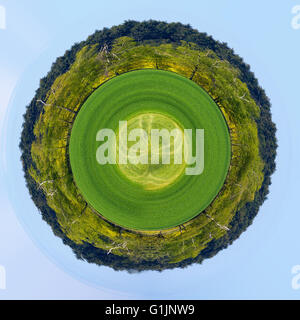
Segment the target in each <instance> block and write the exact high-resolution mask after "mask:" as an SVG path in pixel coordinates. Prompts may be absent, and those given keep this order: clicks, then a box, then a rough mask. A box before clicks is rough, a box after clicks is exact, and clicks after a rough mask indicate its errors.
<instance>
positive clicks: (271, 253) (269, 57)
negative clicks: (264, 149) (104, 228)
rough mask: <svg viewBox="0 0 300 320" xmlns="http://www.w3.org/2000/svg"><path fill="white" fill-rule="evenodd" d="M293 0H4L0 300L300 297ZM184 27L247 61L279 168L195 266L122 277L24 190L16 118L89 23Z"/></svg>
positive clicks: (299, 43)
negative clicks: (254, 207) (84, 257)
mask: <svg viewBox="0 0 300 320" xmlns="http://www.w3.org/2000/svg"><path fill="white" fill-rule="evenodd" d="M298 4H300V0H294V1H289V0H288V1H276V2H274V1H263V2H262V1H258V0H253V1H238V0H227V1H223V0H211V1H204V0H201V1H199V0H197V1H196V0H195V1H194V0H186V1H177V0H173V1H169V0H165V1H158V0H152V1H136V0H133V1H132V0H128V1H121V0H112V1H102V0H100V1H99V0H95V1H94V0H86V1H74V0H73V1H71V0H64V1H58V0H51V1H38V0H26V1H16V0H9V1H5V0H0V6H3V7H5V8H6V29H5V30H3V29H0V126H1V127H0V130H1V131H0V132H1V137H0V138H1V139H0V142H1V145H0V147H1V149H0V265H2V266H4V267H5V269H6V290H1V289H0V299H10V298H16V299H34V298H39V299H46V298H47V299H54V298H56V299H69V298H74V299H114V298H115V299H122V298H138V299H167V298H170V299H176V298H181V299H233V298H235V299H252V298H256V299H268V298H276V299H300V290H294V289H293V288H292V286H291V281H292V277H293V275H292V273H291V269H292V267H293V266H294V265H298V264H300V235H299V226H300V210H299V206H298V203H299V191H298V190H299V180H300V179H299V178H300V176H299V157H300V152H299V139H300V132H299V118H300V108H299V107H300V99H299V92H300V90H299V89H300V88H299V79H300V78H299V75H300V63H299V50H300V29H299V30H295V29H293V28H292V26H291V20H292V17H293V15H292V13H291V11H292V8H293V7H294V6H295V5H298ZM128 19H135V20H147V19H157V20H163V21H168V22H172V21H180V22H182V23H189V24H191V25H192V26H193V27H194V28H196V29H198V30H199V31H204V32H207V33H208V34H210V35H212V36H213V37H214V38H215V39H217V40H220V41H224V42H227V43H228V45H229V46H230V47H232V48H233V49H234V50H235V52H236V53H238V54H239V55H240V56H242V57H243V58H244V60H245V61H246V62H247V63H248V64H250V65H251V69H252V71H253V72H254V73H255V75H256V77H257V78H258V79H259V83H260V85H261V86H262V87H263V88H264V89H265V90H266V93H267V95H268V96H269V97H270V99H271V102H272V112H273V120H274V121H275V122H276V124H277V128H278V133H277V137H278V142H279V149H278V157H277V172H276V174H275V175H274V176H273V179H272V181H273V184H272V186H271V193H270V195H269V197H268V200H267V201H266V202H265V203H264V205H263V207H262V208H261V210H260V212H259V215H258V216H257V218H256V219H255V221H254V223H253V225H252V226H251V227H250V228H249V229H248V230H247V231H246V232H245V233H243V235H242V236H241V237H240V239H238V240H237V241H236V242H235V243H234V244H233V245H232V246H230V247H229V248H228V249H226V250H224V251H222V252H220V253H219V254H218V255H217V256H216V257H214V258H213V259H210V260H207V261H205V262H204V263H203V264H202V265H193V266H190V267H188V268H186V269H181V270H170V271H165V272H162V273H158V272H145V273H141V274H128V273H126V272H115V271H113V270H111V269H109V268H106V267H96V266H93V265H89V264H87V263H84V262H81V261H78V260H76V258H75V257H74V256H73V254H72V252H71V250H70V249H69V248H68V247H65V246H63V245H62V243H61V241H60V240H59V239H58V238H55V236H54V235H53V234H52V232H51V230H50V228H49V227H48V226H47V225H46V224H45V223H44V222H43V221H42V220H41V218H40V216H39V214H38V212H37V210H36V208H35V207H34V205H33V203H32V202H31V200H30V198H29V196H28V192H27V190H26V188H25V184H24V179H23V174H22V171H21V164H20V161H19V157H20V153H19V150H18V147H17V146H18V140H19V135H20V130H21V129H20V128H21V124H22V114H23V113H24V111H25V106H26V105H27V104H28V103H29V101H30V100H31V98H32V97H33V95H34V92H35V90H36V89H37V88H38V85H39V79H40V78H42V77H43V76H44V75H45V74H46V73H47V72H48V71H49V69H50V67H51V64H52V63H53V61H54V60H55V59H56V57H58V56H60V55H62V54H63V53H64V52H65V50H67V49H69V48H70V47H71V45H72V44H73V43H74V42H79V41H81V40H84V39H85V38H86V37H87V36H88V35H90V34H91V33H93V32H94V31H95V30H96V29H102V28H103V27H110V26H112V25H116V24H120V23H122V22H123V21H124V20H128Z"/></svg>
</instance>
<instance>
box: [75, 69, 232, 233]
mask: <svg viewBox="0 0 300 320" xmlns="http://www.w3.org/2000/svg"><path fill="white" fill-rule="evenodd" d="M120 121H122V122H121V123H120ZM125 121H127V122H125ZM102 129H110V132H111V133H114V134H115V140H114V139H113V138H109V139H108V138H103V137H102V138H103V139H101V137H100V136H99V131H100V130H102ZM141 129H142V130H141ZM164 129H166V130H167V131H168V132H175V133H176V135H175V136H174V138H173V137H172V138H171V139H170V140H169V143H165V142H166V141H167V140H164V139H161V138H160V139H159V137H158V140H156V141H159V145H158V147H157V145H155V143H154V138H155V136H156V135H155V133H157V132H159V130H164ZM187 129H191V130H192V131H190V132H193V134H192V136H189V135H188V134H186V135H185V132H189V131H188V130H187ZM196 129H199V131H198V133H199V136H198V137H197V139H198V138H199V139H198V140H197V139H196ZM172 130H173V131H172ZM134 133H138V134H139V136H138V137H139V138H136V135H134ZM152 133H153V136H152V135H151V134H152ZM126 136H127V139H126ZM134 137H135V138H136V139H134ZM201 137H202V138H203V144H201V143H200V142H201V141H202V140H201V139H202V138H201ZM152 138H153V139H152ZM184 138H186V139H184ZM102 140H103V141H102ZM128 140H132V141H128ZM124 141H127V148H125V147H124V146H125V142H124ZM197 145H198V151H197V153H196V150H197ZM107 146H109V147H110V149H109V150H110V153H108V152H107V151H106V152H102V153H101V150H102V151H103V150H104V149H105V148H106V147H107ZM155 146H156V148H155ZM180 146H182V148H180ZM201 146H202V147H203V149H202V147H201ZM111 150H115V151H114V152H111ZM69 153H70V163H71V168H72V172H73V176H74V179H75V182H76V184H77V186H78V188H79V190H80V192H81V194H82V195H83V197H84V198H85V200H86V201H87V202H88V203H89V205H90V206H92V207H93V208H94V209H95V210H96V211H97V212H98V213H99V214H101V215H102V216H103V217H105V218H106V219H107V220H109V221H111V222H113V223H114V224H117V225H120V226H122V227H125V228H128V229H135V230H162V229H167V228H171V227H175V226H177V225H179V224H182V223H184V222H186V221H188V220H190V219H192V218H194V217H195V216H197V215H198V214H199V213H201V212H202V211H203V210H204V209H205V208H206V207H207V206H208V205H209V204H210V203H211V202H212V201H213V199H214V198H215V197H216V195H217V194H218V192H219V191H220V189H221V188H222V186H223V184H224V181H225V178H226V175H227V172H228V168H229V164H230V159H231V146H230V136H229V132H228V128H227V125H226V122H225V120H224V117H223V115H222V113H221V111H220V109H219V107H218V106H217V105H216V104H215V102H214V101H213V100H212V99H211V98H210V97H209V95H208V94H207V93H206V92H205V91H204V90H203V89H202V88H201V87H200V86H198V85H197V84H195V83H194V82H193V81H191V80H189V79H187V78H184V77H182V76H180V75H178V74H175V73H172V72H167V71H160V70H151V69H148V70H139V71H132V72H128V73H125V74H122V75H120V76H117V77H115V78H113V79H111V80H109V81H107V82H106V83H104V84H103V85H101V86H100V87H99V88H98V89H97V90H96V91H95V92H94V93H93V94H92V95H91V96H90V97H89V98H88V99H87V101H86V102H85V103H84V105H83V106H82V108H81V110H80V112H79V113H78V115H77V116H76V119H75V122H74V125H73V128H72V133H71V138H70V147H69ZM101 154H102V156H106V157H107V158H109V159H110V162H112V163H106V164H104V162H105V161H104V162H103V163H101V159H102V158H103V157H102V158H101V157H100V156H99V155H101ZM163 155H165V157H166V158H163ZM196 155H198V157H197V164H196V163H195V164H193V161H192V160H193V157H195V156H196ZM168 157H169V159H170V161H169V162H168V161H167V160H166V159H168ZM126 158H127V163H126V160H124V159H126ZM180 158H181V159H182V161H181V162H180ZM99 159H100V161H99ZM113 159H115V162H114V161H113ZM146 160H147V161H146ZM152 160H153V161H152ZM155 161H156V162H155ZM157 161H158V162H157ZM189 161H191V162H189ZM162 162H164V163H162ZM195 166H196V167H197V168H198V170H196V169H195Z"/></svg>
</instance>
